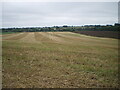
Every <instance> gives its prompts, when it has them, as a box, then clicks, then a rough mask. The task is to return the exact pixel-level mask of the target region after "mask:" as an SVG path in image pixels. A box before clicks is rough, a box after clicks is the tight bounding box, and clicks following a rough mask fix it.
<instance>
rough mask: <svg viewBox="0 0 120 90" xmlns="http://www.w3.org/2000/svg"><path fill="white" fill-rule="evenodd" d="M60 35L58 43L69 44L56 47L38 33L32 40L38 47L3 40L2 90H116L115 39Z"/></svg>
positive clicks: (116, 60)
mask: <svg viewBox="0 0 120 90" xmlns="http://www.w3.org/2000/svg"><path fill="white" fill-rule="evenodd" d="M52 35H54V34H52ZM55 35H58V34H56V33H55ZM62 35H63V36H64V35H67V36H66V37H61V40H62V38H64V40H66V42H67V41H71V43H69V42H67V43H58V42H56V41H52V40H49V39H46V37H43V36H41V35H38V33H35V39H36V40H37V41H40V43H35V42H34V43H30V42H29V43H28V42H20V41H19V40H16V39H15V40H5V41H4V40H3V87H7V88H8V87H9V88H16V87H17V88H32V87H34V88H68V87H69V88H73V87H75V88H78V87H82V88H84V87H118V42H117V40H116V39H100V38H93V37H84V36H82V35H80V36H79V35H78V34H77V35H71V34H69V33H62ZM39 37H41V38H42V40H43V41H42V40H41V39H40V38H39ZM70 38H71V39H70ZM47 40H48V41H47Z"/></svg>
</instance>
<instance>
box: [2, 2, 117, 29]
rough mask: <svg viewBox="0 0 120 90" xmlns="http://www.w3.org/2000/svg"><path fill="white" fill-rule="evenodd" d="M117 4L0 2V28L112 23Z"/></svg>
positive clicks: (115, 19)
mask: <svg viewBox="0 0 120 90" xmlns="http://www.w3.org/2000/svg"><path fill="white" fill-rule="evenodd" d="M116 22H118V3H117V2H3V3H2V27H44V26H63V25H69V26H81V25H91V24H92V25H95V24H100V25H104V24H114V23H116Z"/></svg>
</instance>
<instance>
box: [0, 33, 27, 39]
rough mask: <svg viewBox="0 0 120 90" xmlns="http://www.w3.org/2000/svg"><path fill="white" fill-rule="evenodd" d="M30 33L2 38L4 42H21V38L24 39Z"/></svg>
mask: <svg viewBox="0 0 120 90" xmlns="http://www.w3.org/2000/svg"><path fill="white" fill-rule="evenodd" d="M27 34H28V33H19V34H14V35H9V36H6V37H2V40H19V39H21V38H24V37H25V36H26V35H27Z"/></svg>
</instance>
